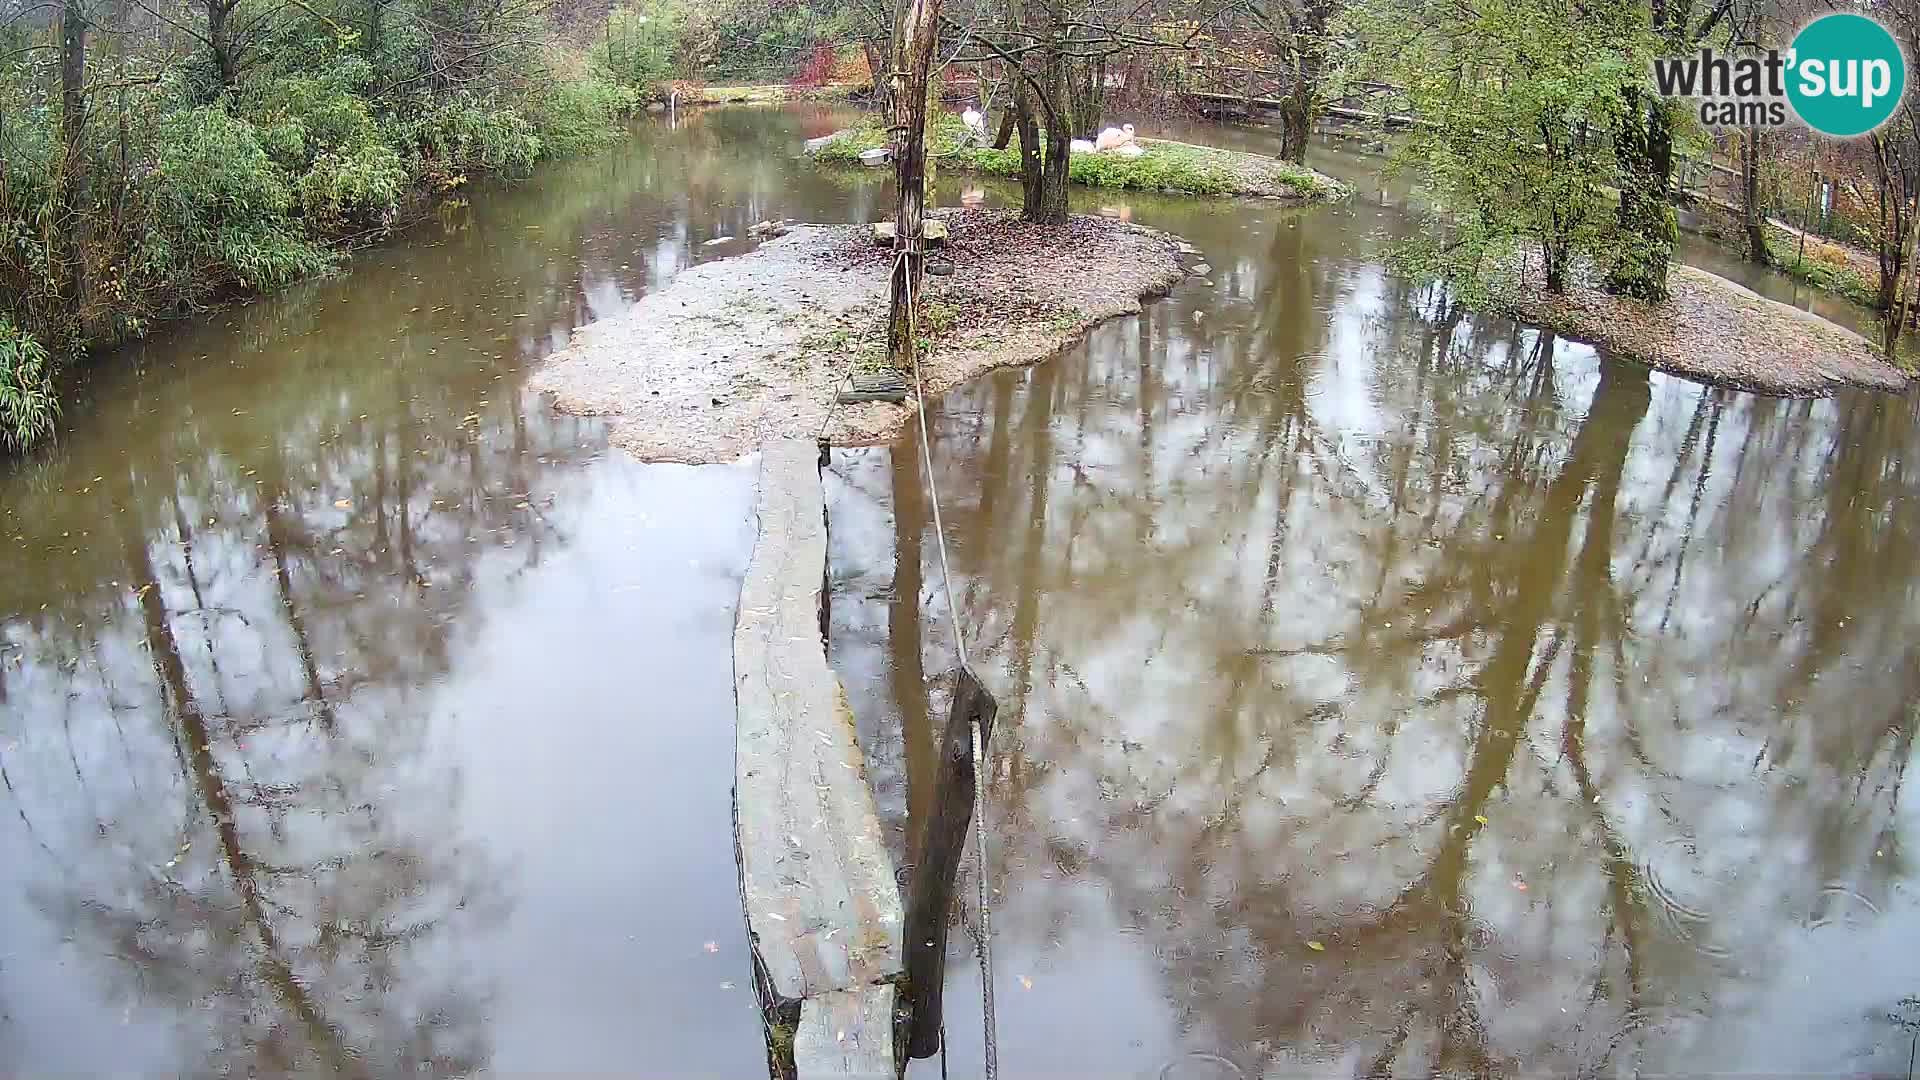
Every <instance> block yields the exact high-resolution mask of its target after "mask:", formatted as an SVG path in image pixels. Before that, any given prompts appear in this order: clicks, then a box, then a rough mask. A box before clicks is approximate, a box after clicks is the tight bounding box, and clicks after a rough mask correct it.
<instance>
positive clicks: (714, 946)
mask: <svg viewBox="0 0 1920 1080" xmlns="http://www.w3.org/2000/svg"><path fill="white" fill-rule="evenodd" d="M701 948H704V949H706V950H707V951H708V952H710V953H717V952H719V951H720V943H719V942H717V941H709V942H707V943H706V944H705V945H703V946H701Z"/></svg>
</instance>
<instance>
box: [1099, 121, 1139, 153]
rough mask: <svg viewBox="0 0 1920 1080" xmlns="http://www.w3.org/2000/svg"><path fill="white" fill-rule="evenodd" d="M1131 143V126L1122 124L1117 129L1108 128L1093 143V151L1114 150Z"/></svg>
mask: <svg viewBox="0 0 1920 1080" xmlns="http://www.w3.org/2000/svg"><path fill="white" fill-rule="evenodd" d="M1132 141H1133V125H1132V124H1122V125H1120V126H1119V127H1117V128H1108V129H1106V130H1105V131H1102V132H1101V133H1100V137H1099V138H1097V139H1095V140H1094V141H1093V148H1094V149H1095V150H1097V151H1098V150H1115V149H1118V148H1120V147H1122V146H1125V145H1127V144H1128V143H1130V142H1132Z"/></svg>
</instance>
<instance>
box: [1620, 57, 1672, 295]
mask: <svg viewBox="0 0 1920 1080" xmlns="http://www.w3.org/2000/svg"><path fill="white" fill-rule="evenodd" d="M1623 93H1624V94H1625V96H1626V108H1625V110H1624V111H1623V113H1622V116H1621V121H1620V130H1619V132H1618V133H1617V134H1616V136H1615V138H1614V155H1615V157H1616V158H1617V159H1618V161H1619V163H1620V218H1619V220H1620V231H1621V232H1622V233H1623V234H1625V236H1626V239H1627V243H1626V245H1625V246H1624V248H1623V249H1622V251H1621V253H1620V256H1619V258H1618V259H1617V260H1616V261H1615V262H1614V264H1613V269H1612V270H1611V271H1610V272H1609V273H1608V275H1607V290H1608V291H1609V292H1613V293H1618V294H1619V295H1621V296H1630V297H1633V298H1634V299H1637V300H1645V301H1648V302H1655V301H1660V300H1665V299H1666V298H1667V267H1668V265H1669V264H1670V263H1671V262H1672V260H1673V245H1674V241H1675V239H1676V237H1677V235H1678V232H1679V225H1678V223H1677V222H1676V221H1675V220H1674V214H1673V202H1672V199H1671V194H1672V188H1673V126H1672V124H1673V121H1672V117H1671V115H1670V114H1669V113H1668V106H1667V105H1666V103H1665V102H1663V101H1661V100H1659V99H1657V98H1654V97H1652V96H1651V95H1649V94H1647V93H1646V92H1645V91H1643V90H1641V89H1640V88H1639V87H1637V86H1630V87H1628V88H1627V89H1626V90H1625V91H1623Z"/></svg>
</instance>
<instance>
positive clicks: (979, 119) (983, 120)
mask: <svg viewBox="0 0 1920 1080" xmlns="http://www.w3.org/2000/svg"><path fill="white" fill-rule="evenodd" d="M960 121H961V123H964V124H966V125H967V134H969V135H971V136H973V137H974V138H976V139H978V140H980V141H981V142H985V141H986V139H987V116H986V114H985V113H983V112H981V111H980V110H978V109H976V108H974V107H973V106H971V105H969V106H967V111H966V112H963V113H961V114H960Z"/></svg>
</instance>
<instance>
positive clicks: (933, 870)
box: [905, 667, 999, 1058]
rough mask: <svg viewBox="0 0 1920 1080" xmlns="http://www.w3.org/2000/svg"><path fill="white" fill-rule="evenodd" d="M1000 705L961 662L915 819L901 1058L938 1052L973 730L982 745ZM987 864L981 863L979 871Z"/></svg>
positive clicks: (968, 817) (969, 814) (968, 815)
mask: <svg viewBox="0 0 1920 1080" xmlns="http://www.w3.org/2000/svg"><path fill="white" fill-rule="evenodd" d="M998 708H999V706H997V705H995V704H994V701H993V695H991V694H989V693H987V689H986V687H984V686H981V685H980V680H979V679H977V678H975V677H974V674H973V672H971V671H969V670H967V669H966V668H964V667H962V668H961V669H960V678H959V681H958V682H957V683H955V684H954V688H953V705H952V707H951V708H950V709H949V710H948V711H947V727H946V730H945V731H943V732H941V735H940V757H939V762H938V764H937V765H936V767H935V773H934V790H933V805H932V807H931V808H930V809H929V811H928V813H927V815H926V817H925V818H923V819H922V820H921V822H920V829H919V836H918V837H917V838H916V843H915V845H914V850H915V851H916V852H917V853H918V856H919V858H918V861H917V862H915V864H914V867H913V881H912V882H911V884H910V885H909V887H908V899H907V925H906V935H905V936H906V942H905V945H906V968H907V1004H908V1007H909V1009H910V1011H911V1014H912V1020H911V1021H910V1022H909V1023H910V1027H909V1029H908V1034H907V1056H908V1057H915V1058H926V1057H932V1056H933V1055H935V1054H937V1053H939V1052H940V992H941V988H942V986H943V985H944V984H945V982H946V969H947V916H948V913H949V912H950V911H952V910H953V885H954V875H955V872H956V871H958V870H959V869H960V854H961V852H963V851H964V850H965V849H966V846H967V827H968V825H969V824H970V823H971V822H972V821H973V798H974V785H973V764H974V762H973V729H972V726H973V724H974V723H976V722H977V723H978V724H979V725H980V746H981V748H982V752H984V751H985V748H986V745H987V740H988V739H990V738H991V737H992V736H993V717H994V713H995V712H996V711H998ZM984 870H985V868H984V867H983V868H982V871H983V872H984Z"/></svg>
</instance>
